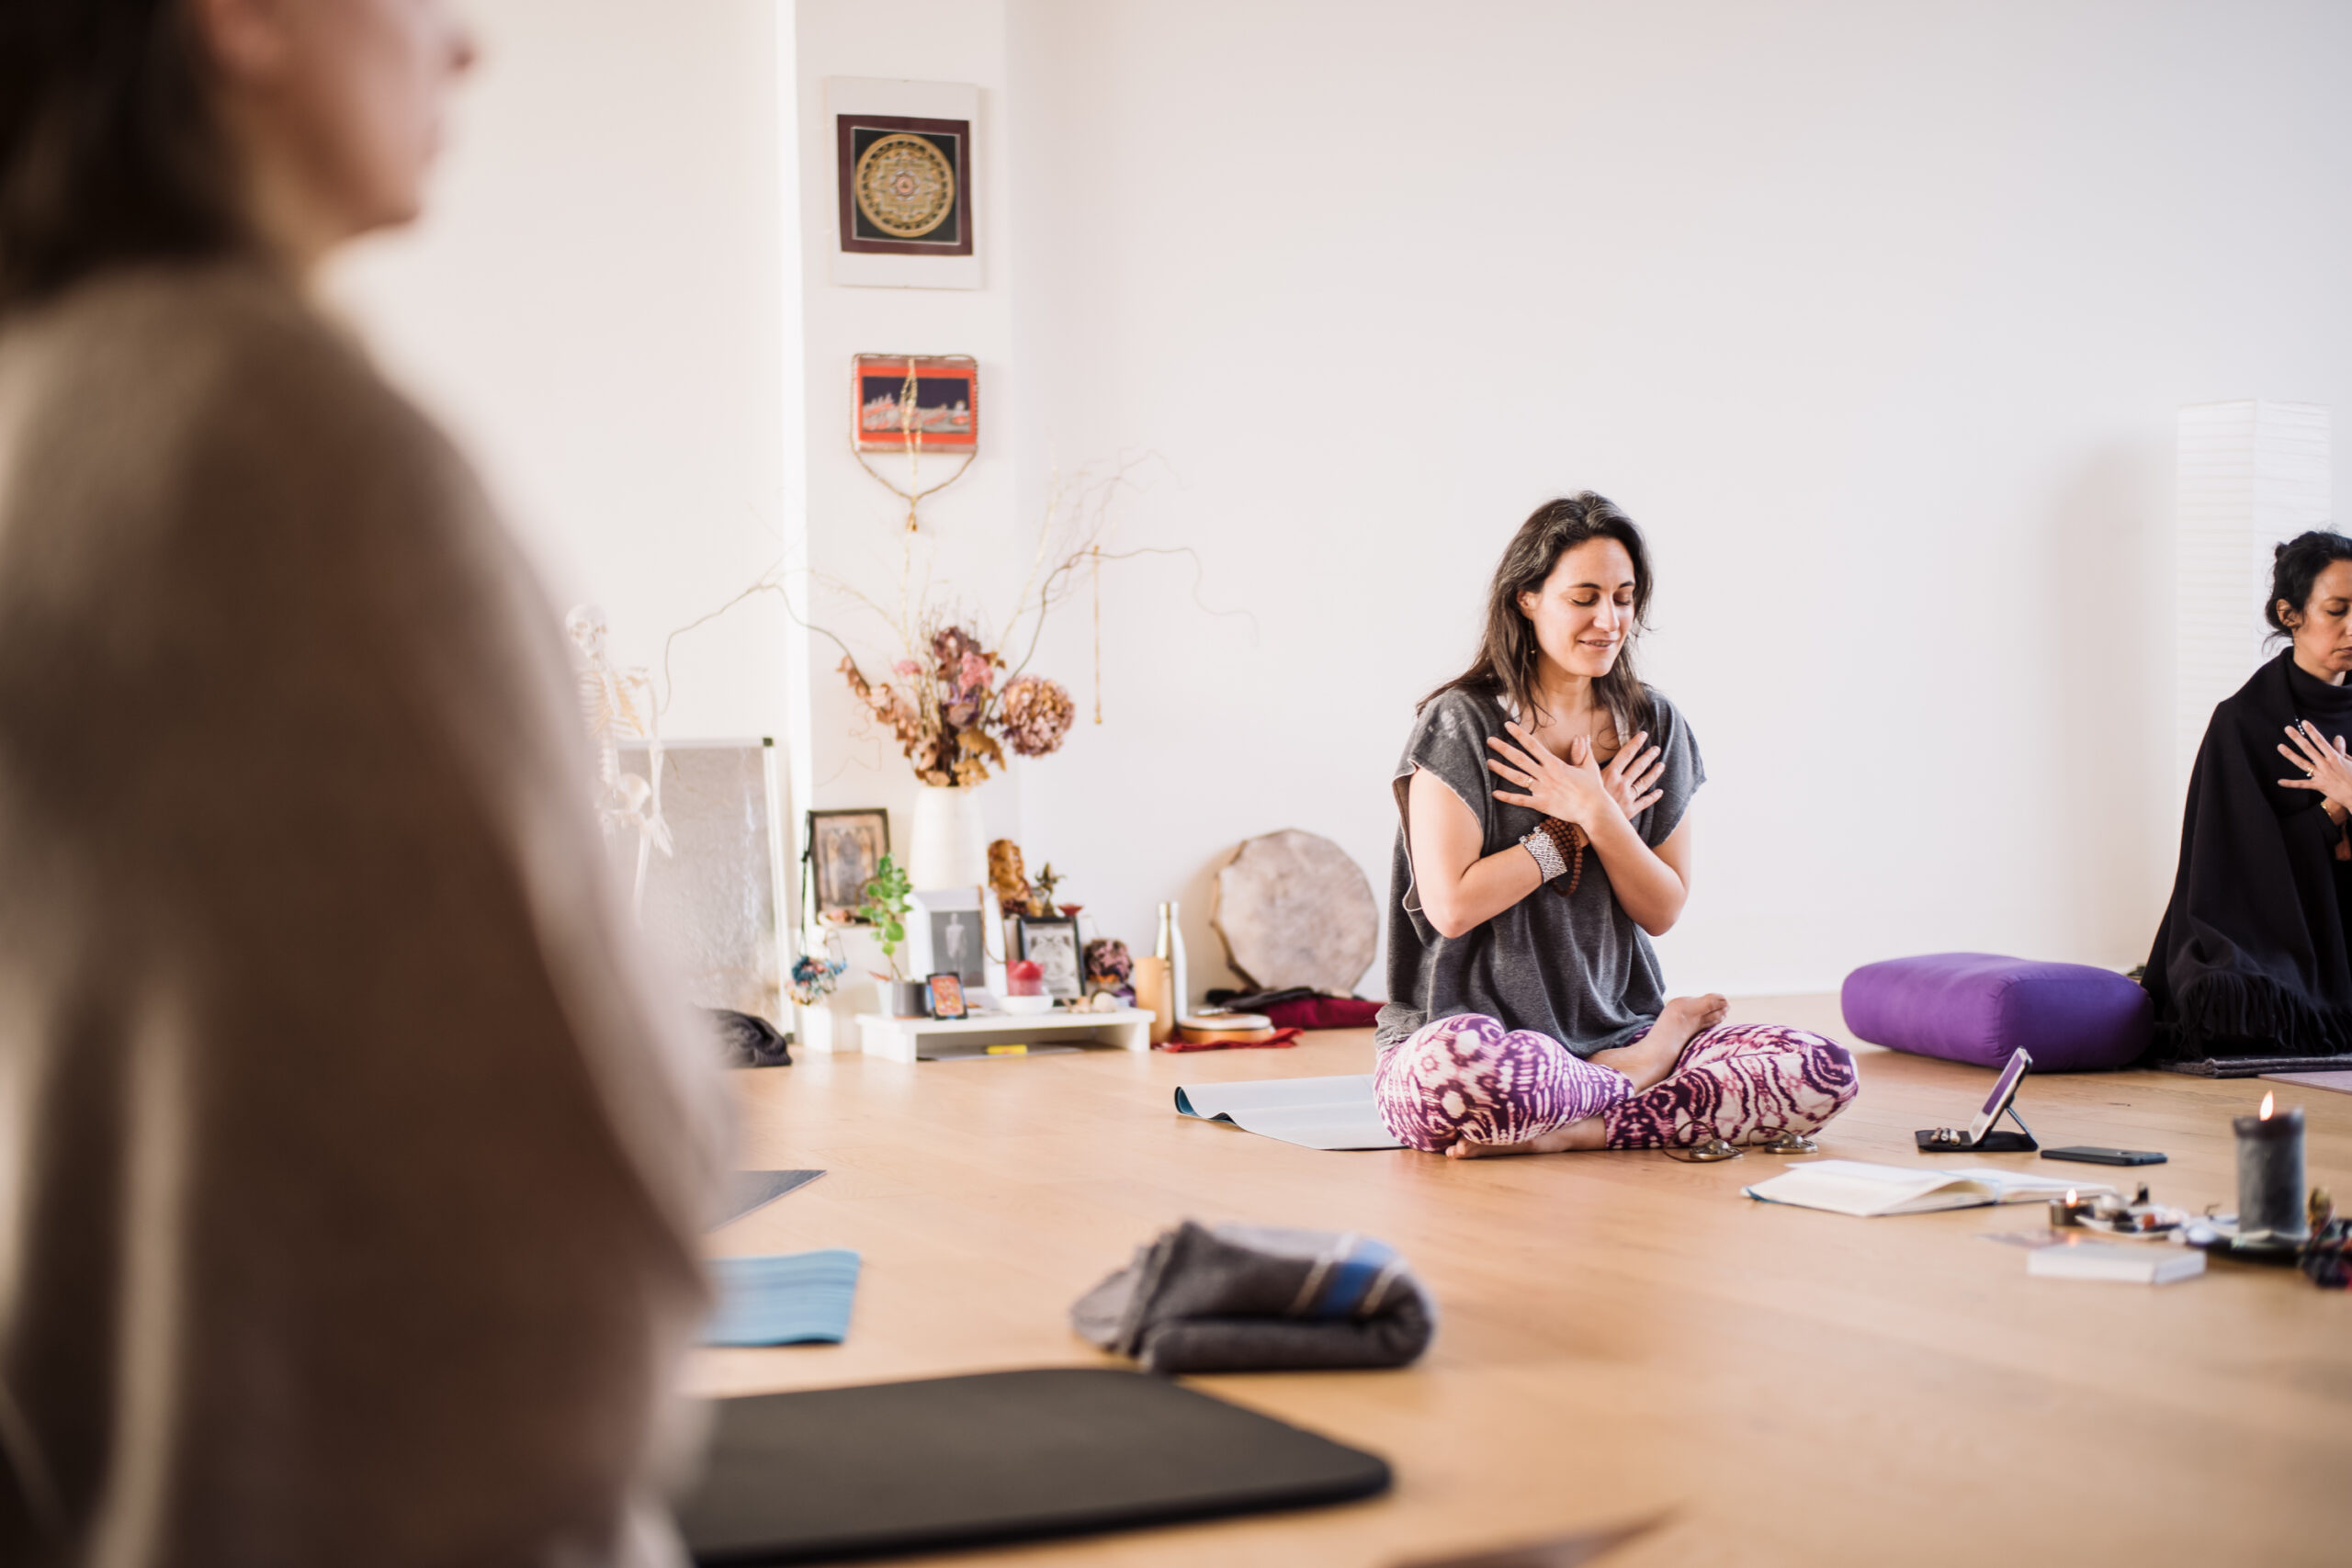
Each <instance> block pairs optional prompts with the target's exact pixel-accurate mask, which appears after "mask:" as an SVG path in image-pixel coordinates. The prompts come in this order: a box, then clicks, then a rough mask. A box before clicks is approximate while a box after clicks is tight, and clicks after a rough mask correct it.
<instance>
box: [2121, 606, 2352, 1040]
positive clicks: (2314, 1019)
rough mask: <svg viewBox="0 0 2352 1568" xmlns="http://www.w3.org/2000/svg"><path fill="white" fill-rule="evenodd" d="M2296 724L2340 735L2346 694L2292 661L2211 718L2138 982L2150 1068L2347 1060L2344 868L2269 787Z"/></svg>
mask: <svg viewBox="0 0 2352 1568" xmlns="http://www.w3.org/2000/svg"><path fill="white" fill-rule="evenodd" d="M2303 718H2308V719H2310V720H2311V721H2312V723H2313V724H2315V725H2317V726H2319V728H2321V729H2322V730H2323V731H2324V732H2325V733H2326V734H2327V736H2328V737H2329V739H2334V738H2335V737H2336V736H2338V735H2352V683H2348V684H2346V685H2344V686H2331V685H2329V684H2327V683H2326V682H2323V681H2318V680H2314V679H2313V678H2312V676H2310V675H2308V674H2305V673H2304V672H2303V671H2301V669H2299V668H2297V667H2296V664H2295V660H2294V653H2293V650H2292V649H2290V650H2288V651H2287V652H2285V653H2282V654H2280V655H2279V656H2278V658H2277V659H2274V660H2271V661H2270V662H2269V663H2267V664H2266V665H2264V666H2263V667H2262V668H2261V669H2259V670H2257V671H2255V672H2254V678H2253V679H2252V680H2250V681H2248V682H2246V683H2245V685H2244V686H2243V687H2241V688H2239V690H2238V692H2237V694H2235V695H2234V696H2232V697H2230V698H2229V699H2228V700H2226V701H2225V702H2222V704H2220V705H2217V706H2216V707H2215V708H2214V709H2213V721H2212V723H2211V724H2210V725H2208V726H2207V727H2206V729H2205V740H2204V744H2202V745H2201V746H2199V748H2198V750H2197V766H2196V770H2195V772H2193V773H2191V774H2190V775H2189V780H2188V809H2187V810H2186V812H2185V813H2184V814H2183V816H2182V818H2181V827H2180V869H2179V870H2178V872H2177V873H2176V874H2175V875H2174V878H2173V886H2172V902H2171V904H2170V905H2169V906H2167V907H2166V908H2165V918H2164V923H2163V924H2162V925H2160V926H2158V927H2157V928H2156V945H2155V951H2154V952H2153V953H2150V954H2149V955H2148V971H2147V976H2146V978H2145V980H2144V981H2143V984H2145V985H2146V987H2147V988H2148V992H2149V994H2150V995H2151V996H2153V997H2154V998H2155V1003H2156V1035H2155V1045H2154V1050H2153V1051H2152V1053H2151V1055H2152V1056H2153V1057H2154V1059H2156V1060H2160V1061H2162V1060H2181V1059H2200V1058H2204V1057H2209V1056H2230V1055H2280V1056H2288V1055H2292V1056H2324V1055H2341V1054H2344V1053H2346V1052H2352V952H2347V949H2346V941H2345V919H2344V913H2343V910H2344V904H2343V902H2342V900H2343V899H2344V898H2345V897H2346V896H2347V894H2352V865H2346V863H2342V862H2339V861H2337V860H2336V859H2335V842H2336V840H2337V839H2339V838H2340V837H2341V836H2342V830H2341V829H2338V828H2337V827H2336V826H2335V824H2333V823H2331V822H2330V821H2329V820H2328V819H2327V814H2326V813H2325V812H2324V811H2323V810H2322V809H2321V808H2320V797H2319V796H2318V795H2315V794H2313V793H2312V792H2310V791H2308V790H2295V789H2282V788H2280V787H2279V785H2278V780H2279V779H2281V778H2287V777H2291V776H2293V775H2292V773H2291V772H2290V766H2291V765H2290V763H2289V762H2288V761H2287V760H2286V759H2285V758H2283V757H2281V756H2279V755H2278V744H2279V742H2281V741H2283V740H2285V739H2286V738H2287V735H2286V730H2287V727H2288V726H2289V725H2290V724H2292V723H2294V722H2295V721H2297V720H2298V719H2303Z"/></svg>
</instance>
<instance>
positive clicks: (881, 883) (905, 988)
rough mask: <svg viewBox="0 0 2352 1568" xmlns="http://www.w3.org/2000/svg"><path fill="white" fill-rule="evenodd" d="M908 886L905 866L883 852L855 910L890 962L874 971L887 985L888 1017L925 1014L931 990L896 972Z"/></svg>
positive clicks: (904, 929) (904, 937)
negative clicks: (871, 929)
mask: <svg viewBox="0 0 2352 1568" xmlns="http://www.w3.org/2000/svg"><path fill="white" fill-rule="evenodd" d="M912 890H913V889H912V885H911V884H910V883H909V882H908V881H907V874H906V872H905V870H904V869H903V868H902V867H900V866H899V863H898V862H896V861H894V860H892V859H891V858H890V857H889V856H888V855H887V854H886V855H884V856H883V857H882V859H881V862H880V863H878V864H877V865H876V867H875V868H874V876H873V879H872V880H871V881H869V882H867V883H866V885H865V888H864V890H863V892H862V893H861V895H860V897H863V898H864V900H865V902H864V903H863V904H861V905H860V906H859V907H858V911H857V912H858V914H859V915H860V916H862V917H864V918H865V919H866V920H869V921H871V922H872V923H873V926H874V939H875V941H876V942H879V943H881V945H882V958H883V961H884V962H885V963H887V964H889V965H890V972H889V973H888V975H884V974H879V973H877V974H876V976H874V977H875V978H876V979H877V980H880V981H882V982H883V983H884V984H885V985H886V986H887V987H888V988H889V1001H890V1016H891V1017H892V1018H925V1017H928V1016H929V1015H930V1012H931V994H930V992H929V991H928V990H927V989H926V988H925V987H924V986H923V983H922V981H921V980H910V979H908V978H907V977H906V976H904V975H901V974H900V973H899V947H900V946H902V945H903V944H904V943H905V942H906V940H907V902H908V896H909V894H910V892H911V891H912Z"/></svg>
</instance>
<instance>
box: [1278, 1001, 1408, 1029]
mask: <svg viewBox="0 0 2352 1568" xmlns="http://www.w3.org/2000/svg"><path fill="white" fill-rule="evenodd" d="M1380 1008H1381V1004H1380V1003H1378V1002H1364V1001H1358V1000H1357V999H1356V998H1353V997H1301V998H1299V999H1298V1000H1296V1001H1295V1002H1276V1003H1274V1004H1273V1005H1272V1007H1270V1008H1267V1009H1266V1010H1265V1012H1266V1016H1267V1018H1269V1019H1271V1020H1272V1021H1273V1025H1274V1027H1275V1028H1276V1029H1369V1028H1371V1027H1372V1022H1373V1020H1374V1019H1376V1018H1378V1017H1379V1016H1380Z"/></svg>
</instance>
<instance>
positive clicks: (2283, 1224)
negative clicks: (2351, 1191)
mask: <svg viewBox="0 0 2352 1568" xmlns="http://www.w3.org/2000/svg"><path fill="white" fill-rule="evenodd" d="M2274 1103H2275V1099H2274V1097H2273V1096H2272V1095H2268V1094H2266V1095H2264V1096H2263V1097H2262V1111H2261V1113H2260V1114H2259V1115H2255V1116H2240V1117H2238V1118H2236V1121H2235V1125H2236V1127H2237V1131H2238V1235H2240V1236H2241V1237H2259V1236H2270V1237H2274V1238H2276V1239H2277V1240H2279V1241H2301V1240H2303V1239H2304V1238H2305V1237H2306V1236H2308V1235H2310V1234H2311V1224H2310V1221H2309V1219H2308V1218H2307V1217H2306V1215H2305V1213H2304V1209H2303V1204H2304V1198H2303V1111H2302V1107H2301V1106H2297V1107H2295V1108H2294V1109H2293V1110H2291V1111H2283V1112H2279V1113H2278V1114H2276V1115H2274V1114H2272V1107H2273V1105H2274Z"/></svg>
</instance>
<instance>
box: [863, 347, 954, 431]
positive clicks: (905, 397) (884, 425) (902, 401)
mask: <svg viewBox="0 0 2352 1568" xmlns="http://www.w3.org/2000/svg"><path fill="white" fill-rule="evenodd" d="M853 379H854V381H855V383H856V385H855V387H854V392H853V395H854V397H855V399H856V402H857V421H856V425H855V428H854V429H853V430H852V431H851V432H850V435H851V438H852V439H853V440H854V441H855V442H856V443H857V446H858V450H859V451H861V452H903V451H905V450H906V449H907V437H908V436H909V435H910V434H911V435H914V436H917V437H919V438H920V439H921V442H922V449H923V450H924V451H926V452H969V451H972V450H973V449H975V448H976V447H978V446H979V443H980V367H979V365H978V362H977V361H975V360H974V359H973V358H972V356H971V355H968V354H935V355H904V354H861V355H858V356H857V358H856V360H855V361H854V376H853Z"/></svg>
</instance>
